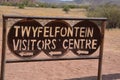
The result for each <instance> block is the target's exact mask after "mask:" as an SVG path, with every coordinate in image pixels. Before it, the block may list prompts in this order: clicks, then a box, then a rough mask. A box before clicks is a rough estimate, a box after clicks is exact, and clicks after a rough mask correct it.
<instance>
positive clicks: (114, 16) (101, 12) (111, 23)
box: [87, 4, 120, 28]
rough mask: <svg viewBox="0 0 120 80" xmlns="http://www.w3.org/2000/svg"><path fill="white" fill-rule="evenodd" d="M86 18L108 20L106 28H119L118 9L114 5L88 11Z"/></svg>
mask: <svg viewBox="0 0 120 80" xmlns="http://www.w3.org/2000/svg"><path fill="white" fill-rule="evenodd" d="M87 16H88V17H106V18H108V25H107V28H120V9H119V6H116V5H110V4H106V5H102V6H98V7H94V8H90V9H89V10H88V15H87Z"/></svg>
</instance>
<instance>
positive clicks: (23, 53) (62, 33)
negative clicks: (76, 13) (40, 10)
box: [0, 15, 107, 80]
mask: <svg viewBox="0 0 120 80" xmlns="http://www.w3.org/2000/svg"><path fill="white" fill-rule="evenodd" d="M9 19H13V20H15V19H18V20H19V21H17V22H15V23H14V24H13V25H11V27H10V29H9V30H8V31H7V27H8V26H7V22H9ZM39 20H40V21H42V20H49V22H46V23H45V24H41V22H39ZM67 20H68V21H67ZM72 20H73V21H76V22H75V23H74V25H70V23H69V21H72ZM106 20H107V19H106V18H62V17H61V18H59V17H33V16H32V17H30V16H11V15H3V33H2V54H1V74H0V75H1V76H0V80H5V79H4V78H5V64H6V63H19V62H36V61H58V60H83V59H84V60H88V59H98V60H99V61H98V78H97V80H102V73H101V70H102V58H103V44H104V31H105V27H106ZM94 21H100V22H102V24H101V25H99V26H100V29H99V27H98V25H97V24H96V23H94ZM6 46H8V48H9V49H10V51H11V53H12V54H14V55H16V56H17V57H18V58H20V59H6V58H7V57H6V55H7V54H6V51H7V50H6ZM98 49H99V54H98V56H86V55H92V54H93V53H94V52H95V51H97V50H98ZM68 51H72V52H73V53H74V54H75V55H77V57H72V58H71V57H68V58H64V57H62V56H64V55H65V54H67V53H68ZM41 52H44V53H45V54H46V55H47V56H49V57H51V58H45V59H42V58H39V59H36V58H35V56H37V55H39V54H40V53H41ZM81 55H85V56H86V57H84V56H81ZM33 57H34V58H33ZM39 57H40V56H39Z"/></svg>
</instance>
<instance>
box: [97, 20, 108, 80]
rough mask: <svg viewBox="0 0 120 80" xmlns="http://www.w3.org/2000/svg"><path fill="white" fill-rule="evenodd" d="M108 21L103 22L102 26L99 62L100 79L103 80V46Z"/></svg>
mask: <svg viewBox="0 0 120 80" xmlns="http://www.w3.org/2000/svg"><path fill="white" fill-rule="evenodd" d="M105 27H106V21H103V22H102V27H101V35H102V36H101V46H100V51H99V62H98V79H97V80H102V64H103V48H104V35H105Z"/></svg>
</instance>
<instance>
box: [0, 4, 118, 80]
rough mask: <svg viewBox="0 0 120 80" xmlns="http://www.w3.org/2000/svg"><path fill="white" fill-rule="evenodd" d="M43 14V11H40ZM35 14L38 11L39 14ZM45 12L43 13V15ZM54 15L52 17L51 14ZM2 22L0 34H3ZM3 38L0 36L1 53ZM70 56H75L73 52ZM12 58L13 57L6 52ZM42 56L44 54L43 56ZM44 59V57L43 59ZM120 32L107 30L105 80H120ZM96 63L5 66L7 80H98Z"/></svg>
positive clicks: (10, 10)
mask: <svg viewBox="0 0 120 80" xmlns="http://www.w3.org/2000/svg"><path fill="white" fill-rule="evenodd" d="M38 10H40V11H38ZM35 11H38V12H37V13H36V12H35ZM41 11H42V12H41ZM51 12H53V13H51ZM2 14H15V15H37V16H38V15H40V16H74V17H77V16H78V15H80V16H79V17H85V12H84V14H83V12H81V11H80V10H71V12H70V13H69V14H65V13H64V12H63V11H62V10H61V9H48V8H47V9H43V8H40V9H39V8H37V9H35V8H26V9H23V10H22V9H17V8H15V7H5V6H3V7H1V6H0V16H2ZM1 21H2V19H0V32H1V34H2V23H1ZM1 43H2V35H0V50H1ZM68 54H69V55H73V54H72V53H71V52H69V53H68ZM7 55H8V57H9V58H13V57H14V55H12V54H11V53H10V51H9V50H8V51H7ZM41 55H43V53H41ZM43 56H44V55H43ZM119 61H120V30H119V29H113V30H106V34H105V44H104V59H103V70H102V73H103V80H120V62H119ZM97 64H98V61H97V60H77V61H56V62H55V61H53V62H34V63H32V62H30V63H14V64H6V73H5V80H96V78H97V77H96V76H97V69H98V66H97Z"/></svg>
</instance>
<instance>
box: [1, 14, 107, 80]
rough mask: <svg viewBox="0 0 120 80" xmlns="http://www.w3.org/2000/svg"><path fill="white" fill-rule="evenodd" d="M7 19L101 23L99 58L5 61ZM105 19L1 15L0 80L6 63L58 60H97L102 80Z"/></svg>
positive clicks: (3, 77)
mask: <svg viewBox="0 0 120 80" xmlns="http://www.w3.org/2000/svg"><path fill="white" fill-rule="evenodd" d="M8 19H48V20H90V21H102V24H101V27H100V28H101V44H100V50H99V56H97V57H86V58H84V57H83V58H81V57H77V58H51V59H27V60H26V59H25V60H24V59H21V60H7V59H6V42H7V41H6V27H7V26H6V24H7V20H8ZM106 21H107V18H65V17H36V16H35V17H33V16H13V15H3V33H2V54H1V74H0V80H5V64H6V63H19V62H37V61H59V60H89V59H97V60H99V61H98V78H97V80H102V60H103V46H104V33H105V27H106Z"/></svg>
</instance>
